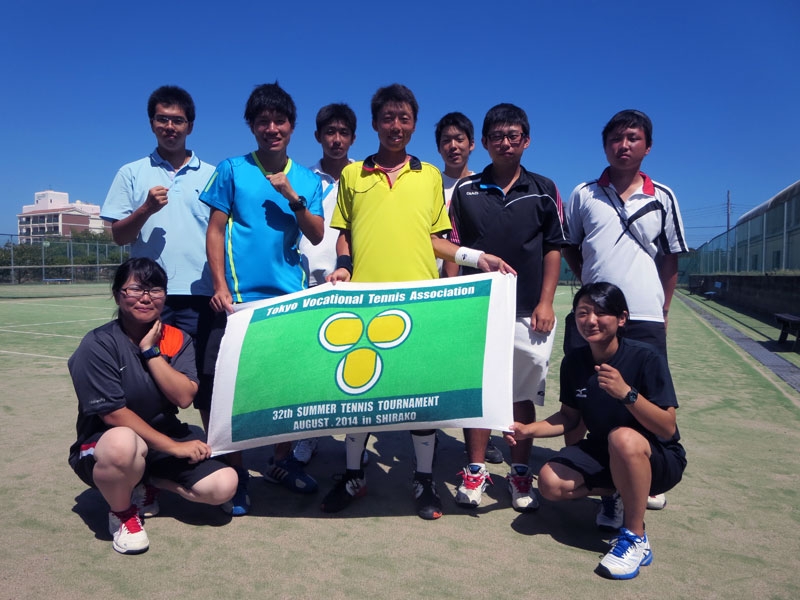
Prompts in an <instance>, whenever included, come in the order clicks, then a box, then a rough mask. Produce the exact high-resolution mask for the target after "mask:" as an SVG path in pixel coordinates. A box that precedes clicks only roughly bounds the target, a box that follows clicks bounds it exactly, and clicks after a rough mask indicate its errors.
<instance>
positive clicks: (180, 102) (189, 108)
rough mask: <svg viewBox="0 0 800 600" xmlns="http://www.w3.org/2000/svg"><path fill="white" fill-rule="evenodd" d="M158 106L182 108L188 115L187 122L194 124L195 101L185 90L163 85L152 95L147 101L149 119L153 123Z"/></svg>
mask: <svg viewBox="0 0 800 600" xmlns="http://www.w3.org/2000/svg"><path fill="white" fill-rule="evenodd" d="M158 104H163V105H165V106H180V107H181V108H182V109H183V112H184V113H186V120H187V121H189V123H194V117H195V114H194V100H192V97H191V96H190V95H189V92H187V91H186V90H185V89H183V88H179V87H178V86H177V85H162V86H161V87H160V88H158V89H157V90H156V91H155V92H153V93H152V94H150V98H149V99H148V100H147V117H148V118H149V119H150V120H151V121H152V120H153V118H154V117H155V116H156V106H157V105H158Z"/></svg>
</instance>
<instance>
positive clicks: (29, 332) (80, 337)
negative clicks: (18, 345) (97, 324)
mask: <svg viewBox="0 0 800 600" xmlns="http://www.w3.org/2000/svg"><path fill="white" fill-rule="evenodd" d="M20 327H21V325H20ZM0 333H24V334H25V335H43V336H46V337H65V338H72V339H75V340H82V339H83V336H82V335H65V334H63V333H39V332H37V331H21V330H19V329H0Z"/></svg>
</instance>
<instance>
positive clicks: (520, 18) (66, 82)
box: [0, 0, 800, 246]
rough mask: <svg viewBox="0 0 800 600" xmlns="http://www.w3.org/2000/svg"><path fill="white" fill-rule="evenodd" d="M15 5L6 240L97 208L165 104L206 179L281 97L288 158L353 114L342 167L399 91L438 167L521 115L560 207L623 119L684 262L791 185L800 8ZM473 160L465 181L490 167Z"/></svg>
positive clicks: (370, 137) (415, 148) (7, 62)
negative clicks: (185, 96)
mask: <svg viewBox="0 0 800 600" xmlns="http://www.w3.org/2000/svg"><path fill="white" fill-rule="evenodd" d="M118 4H119V3H116V2H108V1H98V0H90V1H81V0H77V1H74V2H70V3H66V2H53V1H52V0H44V1H40V2H30V3H22V2H15V3H12V4H11V5H10V6H9V7H6V8H4V15H3V19H2V22H0V55H2V56H3V57H4V61H3V64H2V66H0V75H1V76H2V81H3V92H2V93H1V94H0V115H2V116H0V176H1V178H0V180H1V181H2V182H3V185H2V189H0V233H16V217H15V215H16V213H17V212H19V211H20V210H21V207H22V205H23V204H31V203H32V202H33V195H34V193H35V192H37V191H41V190H45V189H54V190H57V191H63V192H68V193H69V194H70V199H71V200H73V201H74V200H83V201H85V202H94V203H97V204H102V202H103V200H104V198H105V194H106V192H107V190H108V186H109V185H110V184H111V180H112V179H113V177H114V174H115V172H116V170H117V169H118V168H119V167H120V166H121V165H122V164H124V163H126V162H130V161H132V160H135V159H137V158H141V157H142V156H145V155H147V154H149V152H150V151H152V149H153V148H154V147H155V141H154V138H153V135H152V133H151V132H150V129H149V124H148V122H147V115H146V102H147V97H148V95H149V94H150V92H151V91H152V90H154V89H155V88H156V87H158V86H160V85H163V84H176V85H180V86H182V87H184V88H186V89H187V90H188V91H189V92H190V93H191V94H192V95H193V97H194V99H195V103H196V104H197V122H196V123H195V128H194V133H193V134H192V135H191V136H190V137H189V146H190V147H191V148H192V149H194V150H195V151H197V153H198V154H199V155H200V157H201V158H203V159H204V160H206V161H208V162H211V163H217V162H219V161H220V160H222V159H224V158H225V157H227V156H232V155H236V154H243V153H245V152H247V151H250V150H252V149H254V148H255V145H254V141H253V138H252V134H251V133H250V132H249V130H248V129H247V127H246V125H245V123H244V120H243V117H242V113H243V110H244V104H245V101H246V99H247V96H248V95H249V94H250V91H251V90H252V89H253V87H254V86H255V85H257V84H260V83H265V82H272V81H275V80H276V79H277V80H278V81H279V82H280V84H281V85H282V86H283V87H284V88H285V89H286V90H287V91H288V92H289V93H290V94H292V96H293V97H294V100H295V102H296V104H297V106H298V123H297V127H296V129H295V133H294V136H293V138H292V142H291V145H290V155H291V156H292V157H293V158H294V159H295V160H297V161H299V162H301V163H303V164H311V163H313V162H315V161H316V160H317V159H318V158H319V157H320V151H319V146H318V145H317V144H316V142H315V141H314V138H313V130H314V116H315V114H316V111H317V109H318V108H319V107H320V106H322V105H324V104H327V103H329V102H347V103H349V104H350V105H351V106H352V107H353V108H354V110H355V111H356V114H357V115H358V118H359V126H358V131H357V140H356V143H355V144H354V147H353V150H352V151H351V156H353V157H356V158H363V157H364V156H366V155H367V154H369V153H371V152H373V151H374V150H375V149H376V144H377V142H376V137H375V134H374V132H373V131H372V129H371V127H370V118H369V100H370V97H371V96H372V94H373V93H374V91H375V90H376V89H377V88H378V87H380V86H382V85H386V84H389V83H393V82H400V83H404V84H406V85H408V86H409V87H410V88H411V89H412V90H413V91H414V92H415V94H416V96H417V99H418V101H419V104H420V117H419V121H418V124H417V130H416V134H415V136H414V139H413V140H412V144H411V146H410V148H409V150H410V152H412V153H413V154H416V155H417V156H419V157H420V158H422V159H423V160H427V161H429V162H432V163H433V164H435V165H437V166H439V167H441V166H442V165H441V160H440V158H439V155H438V154H437V152H436V148H435V142H434V136H433V128H434V124H435V122H436V121H437V120H438V119H439V117H441V116H442V115H443V114H445V113H446V112H449V111H451V110H460V111H462V112H464V113H465V114H467V115H468V116H469V117H470V118H471V119H472V120H473V122H475V124H476V128H477V129H478V130H479V129H480V125H481V122H482V120H483V116H484V114H485V113H486V111H487V110H488V109H489V108H490V107H491V106H493V105H495V104H497V103H499V102H513V103H515V104H518V105H519V106H521V107H523V108H524V109H525V110H526V111H527V113H528V117H529V119H530V121H531V126H532V144H531V148H530V149H529V150H528V151H527V153H526V155H525V158H524V161H523V162H524V164H525V165H526V166H527V167H528V168H529V169H531V170H533V171H536V172H539V173H542V174H544V175H546V176H548V177H550V178H551V179H553V180H554V181H555V182H556V184H557V185H558V187H559V189H560V190H561V193H562V196H564V198H565V200H566V198H567V197H568V196H569V193H570V192H571V191H572V189H573V188H574V187H575V186H576V185H577V184H579V183H580V182H582V181H584V180H586V179H590V178H594V177H596V176H598V175H599V174H600V172H601V171H602V169H603V167H604V166H605V161H604V155H603V151H602V146H601V141H600V131H601V130H602V127H603V125H604V124H605V123H606V121H607V120H608V119H609V118H610V117H611V115H613V114H614V113H615V112H616V111H617V110H620V109H623V108H637V109H640V110H643V111H645V112H646V113H648V114H649V115H650V117H651V118H652V119H653V122H654V143H653V150H652V152H651V154H650V156H648V157H647V159H646V160H645V163H644V170H645V171H646V172H647V173H648V174H650V175H651V176H652V177H653V178H654V179H656V180H658V181H661V182H662V183H665V184H667V185H669V186H670V187H672V189H673V190H674V191H675V192H676V193H677V196H678V199H679V202H680V205H681V209H682V213H683V219H684V225H685V226H686V228H687V237H688V239H689V242H690V244H691V245H692V246H697V245H699V244H701V243H702V242H704V241H706V240H708V239H710V238H712V237H714V236H715V235H717V234H719V233H722V232H723V231H724V225H725V220H726V208H725V205H726V195H727V192H728V190H730V192H731V200H732V204H733V210H732V218H731V219H732V223H733V222H735V220H736V218H738V217H739V216H740V215H741V214H743V213H744V212H746V211H747V210H748V209H750V208H752V207H753V206H756V205H758V204H760V203H761V202H763V201H764V200H767V199H769V198H770V197H772V196H773V195H774V194H776V193H777V192H779V191H780V190H782V189H783V188H785V187H786V186H788V185H790V184H791V183H793V182H795V181H796V180H798V179H800V160H799V159H800V112H799V111H798V109H797V106H798V99H800V76H799V75H800V73H799V72H798V65H800V35H798V30H797V27H798V24H800V5H799V4H798V3H797V2H796V0H761V1H759V2H754V1H752V0H744V1H743V2H738V3H734V2H720V1H717V0H709V1H706V2H697V1H694V2H686V1H684V0H677V1H673V2H668V3H667V2H634V1H629V0H623V1H616V2H599V1H598V2H592V1H570V0H562V1H559V2H556V1H552V2H550V1H548V2H541V1H534V0H530V1H528V2H522V1H519V2H509V1H507V0H493V1H492V2H486V1H484V2H476V1H473V0H465V1H462V2H458V3H453V2H441V1H437V0H428V1H427V2H416V1H409V2H404V3H391V5H389V3H381V6H379V7H373V6H374V5H375V4H377V3H349V4H348V3H336V2H317V1H311V2H296V3H287V2H283V3H273V2H257V3H256V2H246V1H242V2H235V3H230V4H227V3H220V2H209V1H207V0H196V1H195V2H187V3H173V4H172V5H170V3H167V2H151V1H149V0H143V1H139V2H136V3H127V4H126V6H118ZM477 146H478V148H477V149H476V151H475V153H474V154H473V156H472V159H471V162H470V165H471V166H472V168H473V169H475V170H479V169H481V168H483V166H484V165H485V163H486V162H487V155H486V153H485V151H484V150H483V149H482V148H480V142H478V144H477Z"/></svg>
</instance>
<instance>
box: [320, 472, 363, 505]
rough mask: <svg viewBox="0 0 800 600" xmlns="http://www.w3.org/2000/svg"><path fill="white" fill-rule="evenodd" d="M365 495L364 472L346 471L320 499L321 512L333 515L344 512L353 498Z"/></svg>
mask: <svg viewBox="0 0 800 600" xmlns="http://www.w3.org/2000/svg"><path fill="white" fill-rule="evenodd" d="M366 495H367V480H366V479H365V478H364V471H349V470H348V471H347V472H345V474H344V475H342V478H341V479H340V480H339V482H338V483H337V484H336V485H335V486H334V487H333V489H332V490H331V491H330V492H328V494H327V495H326V496H325V497H324V498H323V499H322V506H321V508H322V512H328V513H335V512H339V511H340V510H344V509H345V508H347V507H348V506H350V503H351V502H352V501H353V500H354V499H355V498H361V497H362V496H366Z"/></svg>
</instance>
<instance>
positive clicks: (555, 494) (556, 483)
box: [538, 463, 565, 502]
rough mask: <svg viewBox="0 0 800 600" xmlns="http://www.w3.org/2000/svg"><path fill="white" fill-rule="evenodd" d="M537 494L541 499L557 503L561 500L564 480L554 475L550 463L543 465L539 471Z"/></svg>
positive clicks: (554, 472)
mask: <svg viewBox="0 0 800 600" xmlns="http://www.w3.org/2000/svg"><path fill="white" fill-rule="evenodd" d="M538 483H539V493H540V494H541V495H542V497H543V498H546V499H547V500H552V501H554V502H557V501H559V500H562V499H563V494H564V484H565V482H564V480H563V479H562V478H561V476H560V475H559V474H558V473H556V471H555V470H554V469H553V467H552V466H551V465H550V463H545V465H544V466H543V467H542V469H541V470H540V471H539V482H538Z"/></svg>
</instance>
